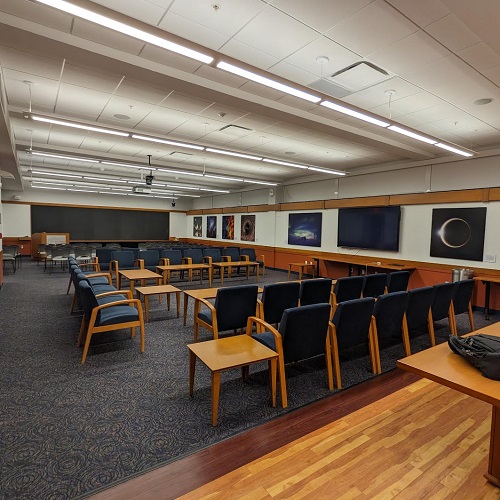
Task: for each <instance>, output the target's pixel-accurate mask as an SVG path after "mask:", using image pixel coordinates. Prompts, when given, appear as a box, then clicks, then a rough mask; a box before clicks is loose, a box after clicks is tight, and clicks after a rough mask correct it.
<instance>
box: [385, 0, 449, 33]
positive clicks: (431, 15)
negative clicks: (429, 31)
mask: <svg viewBox="0 0 500 500" xmlns="http://www.w3.org/2000/svg"><path fill="white" fill-rule="evenodd" d="M386 1H387V2H388V3H390V4H391V5H392V6H393V7H395V8H396V9H397V10H399V11H400V12H401V13H402V14H404V15H405V16H407V17H408V18H409V19H411V20H412V21H413V22H414V23H415V24H417V25H418V26H420V27H424V26H427V25H428V24H431V23H433V22H435V21H437V20H438V19H441V18H443V17H445V16H447V15H448V14H449V13H450V10H449V9H448V8H447V7H446V6H445V5H443V2H442V1H441V0H419V1H418V2H408V0H386Z"/></svg>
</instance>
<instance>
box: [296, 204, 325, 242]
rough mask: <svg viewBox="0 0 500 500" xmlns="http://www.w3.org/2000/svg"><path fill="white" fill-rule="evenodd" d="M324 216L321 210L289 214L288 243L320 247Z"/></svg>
mask: <svg viewBox="0 0 500 500" xmlns="http://www.w3.org/2000/svg"><path fill="white" fill-rule="evenodd" d="M322 217H323V214H322V213H321V212H318V213H312V214H290V215H289V216H288V244H289V245H302V246H306V247H320V246H321V223H322Z"/></svg>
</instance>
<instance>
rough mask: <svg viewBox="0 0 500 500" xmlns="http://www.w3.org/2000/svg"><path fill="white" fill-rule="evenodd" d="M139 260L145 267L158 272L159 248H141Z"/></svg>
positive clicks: (141, 265)
mask: <svg viewBox="0 0 500 500" xmlns="http://www.w3.org/2000/svg"><path fill="white" fill-rule="evenodd" d="M138 261H139V266H140V267H142V268H143V269H148V270H149V271H153V272H156V266H158V265H159V264H160V254H159V253H158V251H157V250H139V257H138Z"/></svg>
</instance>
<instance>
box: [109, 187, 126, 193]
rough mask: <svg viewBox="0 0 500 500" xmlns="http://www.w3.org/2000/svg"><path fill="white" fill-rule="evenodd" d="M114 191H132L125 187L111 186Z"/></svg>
mask: <svg viewBox="0 0 500 500" xmlns="http://www.w3.org/2000/svg"><path fill="white" fill-rule="evenodd" d="M111 189H112V190H113V191H125V192H126V193H129V192H130V189H123V188H111Z"/></svg>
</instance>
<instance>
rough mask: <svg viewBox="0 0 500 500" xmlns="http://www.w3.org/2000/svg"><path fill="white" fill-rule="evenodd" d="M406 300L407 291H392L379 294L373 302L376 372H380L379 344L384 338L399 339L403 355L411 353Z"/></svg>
mask: <svg viewBox="0 0 500 500" xmlns="http://www.w3.org/2000/svg"><path fill="white" fill-rule="evenodd" d="M408 300H409V297H408V292H393V293H388V294H384V295H379V297H378V298H377V301H376V302H375V306H374V308H373V315H372V328H373V345H374V348H375V349H374V350H375V353H374V354H375V361H376V363H377V373H382V366H381V363H380V345H381V343H383V342H384V341H385V340H391V339H401V340H402V341H403V346H404V350H405V355H406V356H410V354H411V349H410V339H409V337H408V326H407V324H406V315H405V312H406V308H407V307H408ZM381 341H382V342H381Z"/></svg>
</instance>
